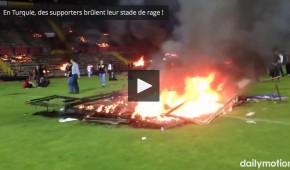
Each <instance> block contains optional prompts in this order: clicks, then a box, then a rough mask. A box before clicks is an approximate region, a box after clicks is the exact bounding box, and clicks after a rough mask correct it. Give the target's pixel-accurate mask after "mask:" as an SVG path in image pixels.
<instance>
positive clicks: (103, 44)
mask: <svg viewBox="0 0 290 170" xmlns="http://www.w3.org/2000/svg"><path fill="white" fill-rule="evenodd" d="M97 45H98V46H99V47H102V48H105V47H109V44H108V43H97Z"/></svg>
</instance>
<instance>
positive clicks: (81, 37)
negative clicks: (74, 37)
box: [78, 36, 88, 43]
mask: <svg viewBox="0 0 290 170" xmlns="http://www.w3.org/2000/svg"><path fill="white" fill-rule="evenodd" d="M78 39H79V40H80V42H81V43H87V42H88V40H87V39H86V38H85V37H84V36H79V37H78Z"/></svg>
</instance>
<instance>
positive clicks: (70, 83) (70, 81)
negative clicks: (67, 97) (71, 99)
mask: <svg viewBox="0 0 290 170" xmlns="http://www.w3.org/2000/svg"><path fill="white" fill-rule="evenodd" d="M65 69H66V73H65V76H67V77H68V79H67V84H68V88H69V93H70V94H72V93H74V91H75V90H74V86H73V78H72V72H71V69H72V64H71V63H70V62H68V63H67V65H66V68H65Z"/></svg>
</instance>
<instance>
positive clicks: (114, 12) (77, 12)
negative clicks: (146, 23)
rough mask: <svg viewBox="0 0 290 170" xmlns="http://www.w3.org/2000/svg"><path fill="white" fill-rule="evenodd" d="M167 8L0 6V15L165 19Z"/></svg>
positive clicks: (166, 17) (99, 18) (97, 18)
mask: <svg viewBox="0 0 290 170" xmlns="http://www.w3.org/2000/svg"><path fill="white" fill-rule="evenodd" d="M168 16H169V9H168V6H166V5H158V6H84V7H80V6H79V7H77V6H71V5H70V6H56V5H54V6H52V5H47V6H32V7H31V6H28V7H23V6H21V7H20V6H14V7H0V17H1V18H3V17H23V18H26V17H45V18H82V17H89V18H92V19H96V20H167V19H168Z"/></svg>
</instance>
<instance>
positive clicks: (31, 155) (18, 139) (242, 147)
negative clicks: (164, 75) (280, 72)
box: [0, 77, 290, 170]
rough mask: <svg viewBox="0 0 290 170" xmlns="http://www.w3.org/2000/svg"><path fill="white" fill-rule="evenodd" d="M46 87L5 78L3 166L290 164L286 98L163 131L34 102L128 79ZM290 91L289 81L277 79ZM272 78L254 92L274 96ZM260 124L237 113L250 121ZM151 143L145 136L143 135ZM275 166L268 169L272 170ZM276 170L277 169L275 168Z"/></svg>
mask: <svg viewBox="0 0 290 170" xmlns="http://www.w3.org/2000/svg"><path fill="white" fill-rule="evenodd" d="M51 82H52V83H51V85H50V86H49V87H48V88H35V89H23V88H22V86H21V85H22V82H7V83H0V93H1V98H0V169H1V170H14V169H16V170H18V169H19V170H24V169H25V170H26V169H29V170H34V169H35V170H40V169H41V170H42V169H45V170H46V169H47V170H82V169H89V170H91V169H94V170H95V169H102V170H111V169H116V170H122V169H124V170H131V169H132V170H139V169H140V170H148V169H150V170H163V169H164V170H169V169H172V170H173V169H174V170H175V169H178V170H179V169H180V170H189V169H195V170H217V169H222V170H236V169H245V168H240V162H241V161H243V160H244V159H247V160H251V159H257V160H266V161H267V160H268V161H272V160H277V159H283V160H285V161H290V152H289V143H290V142H289V141H290V109H289V108H290V107H289V103H274V102H259V103H255V102H253V103H248V104H246V105H243V106H239V107H237V108H236V109H234V110H233V111H232V112H230V113H229V114H228V115H230V116H234V117H235V118H229V117H219V118H217V119H215V120H214V121H213V122H211V123H210V124H209V125H202V126H197V125H186V126H182V127H178V128H174V129H168V130H165V131H161V130H156V129H155V130H152V129H134V128H131V127H128V126H121V127H119V128H116V127H111V126H106V125H98V124H86V123H84V122H79V121H77V122H67V123H59V122H58V119H57V118H45V117H42V116H33V115H32V114H33V113H34V112H37V111H41V110H43V109H44V108H41V107H33V106H29V105H26V104H25V101H27V100H29V99H34V98H39V97H44V96H48V95H53V94H58V95H67V96H76V97H83V96H89V95H94V94H99V93H101V92H103V93H104V92H111V91H112V90H119V89H122V88H124V87H125V86H126V80H125V79H123V80H119V81H115V82H108V86H107V87H106V88H102V87H101V86H100V82H99V80H98V78H96V77H92V78H90V79H89V78H87V77H82V78H81V79H80V89H81V93H80V94H78V95H69V94H68V87H67V81H66V79H52V80H51ZM279 87H280V91H281V93H282V94H283V95H290V78H288V77H285V78H283V79H282V80H281V82H280V83H279ZM272 89H273V83H272V82H261V83H258V84H256V85H255V86H254V87H253V88H252V89H251V90H250V91H248V92H247V93H249V94H258V93H271V92H272ZM248 112H255V113H256V114H255V115H253V116H252V117H250V118H251V119H256V124H250V123H246V121H245V120H241V119H238V118H236V117H242V118H248V117H246V113H248ZM144 136H145V137H147V140H144V141H142V140H141V138H142V137H144ZM267 169H271V168H267ZM273 169H277V168H273Z"/></svg>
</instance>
